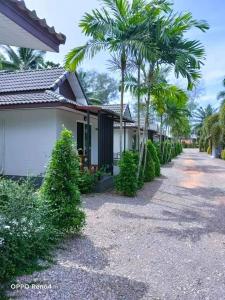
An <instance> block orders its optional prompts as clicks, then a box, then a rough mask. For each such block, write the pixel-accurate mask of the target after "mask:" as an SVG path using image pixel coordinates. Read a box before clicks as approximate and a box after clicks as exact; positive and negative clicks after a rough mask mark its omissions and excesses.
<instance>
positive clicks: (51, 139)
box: [0, 108, 98, 176]
mask: <svg viewBox="0 0 225 300" xmlns="http://www.w3.org/2000/svg"><path fill="white" fill-rule="evenodd" d="M84 116H85V114H82V113H79V112H73V111H67V110H63V109H53V108H39V109H16V110H14V109H10V110H0V174H4V175H9V176H38V175H43V174H44V173H45V171H46V166H47V164H48V161H49V158H50V156H51V152H52V149H53V147H54V145H55V142H56V140H57V138H58V137H59V135H60V132H61V130H62V128H63V126H65V127H66V128H68V129H69V130H71V131H72V132H73V135H74V139H75V140H76V139H77V122H78V121H80V122H85V121H84ZM90 124H91V125H92V127H91V130H92V131H91V135H92V136H91V140H92V148H91V163H92V164H98V120H97V117H95V116H94V117H92V116H90Z"/></svg>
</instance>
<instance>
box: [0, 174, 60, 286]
mask: <svg viewBox="0 0 225 300" xmlns="http://www.w3.org/2000/svg"><path fill="white" fill-rule="evenodd" d="M47 211H48V207H46V206H45V205H44V203H43V202H41V201H40V199H39V195H38V193H37V192H35V190H34V188H33V186H32V184H31V183H30V182H29V181H24V182H20V183H18V182H15V181H11V180H6V179H1V181H0V282H1V283H3V282H6V281H8V280H10V279H12V278H13V277H14V276H16V275H21V274H23V273H26V272H30V271H32V270H33V269H36V268H37V267H38V260H39V259H48V258H49V255H50V251H51V250H52V248H53V246H54V245H55V243H56V242H57V240H58V238H59V232H58V231H57V230H55V229H54V228H53V227H52V225H51V222H49V219H48V216H47Z"/></svg>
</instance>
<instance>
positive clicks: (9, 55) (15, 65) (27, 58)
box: [0, 46, 45, 71]
mask: <svg viewBox="0 0 225 300" xmlns="http://www.w3.org/2000/svg"><path fill="white" fill-rule="evenodd" d="M1 48H2V49H3V51H4V54H5V55H6V56H5V55H4V56H3V57H0V68H1V69H2V70H10V71H15V70H27V69H38V68H43V67H44V58H43V57H44V54H45V52H44V51H39V50H33V49H28V48H17V49H16V50H14V49H13V48H12V47H10V46H1Z"/></svg>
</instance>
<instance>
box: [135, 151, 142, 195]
mask: <svg viewBox="0 0 225 300" xmlns="http://www.w3.org/2000/svg"><path fill="white" fill-rule="evenodd" d="M133 153H134V159H135V163H136V165H137V168H138V164H139V153H138V152H137V151H136V152H133ZM137 186H138V189H141V188H142V187H143V186H144V159H143V160H142V167H141V169H140V174H139V178H138V182H137Z"/></svg>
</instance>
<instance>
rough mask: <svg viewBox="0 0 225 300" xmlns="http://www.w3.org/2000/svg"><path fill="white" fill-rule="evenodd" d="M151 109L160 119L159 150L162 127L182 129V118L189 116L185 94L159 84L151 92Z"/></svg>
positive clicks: (171, 86)
mask: <svg viewBox="0 0 225 300" xmlns="http://www.w3.org/2000/svg"><path fill="white" fill-rule="evenodd" d="M152 96H153V100H152V103H153V107H154V109H155V111H156V113H157V114H158V115H159V117H160V148H161V147H162V130H163V127H164V126H166V128H167V127H168V126H170V127H171V129H172V131H174V132H175V129H176V128H180V127H181V128H182V126H183V125H184V123H183V121H184V118H186V119H187V116H188V114H189V112H188V108H187V103H188V97H187V94H186V93H185V92H184V91H183V90H182V89H180V88H178V87H176V86H174V85H170V84H168V83H159V84H157V85H156V86H154V89H153V91H152Z"/></svg>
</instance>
